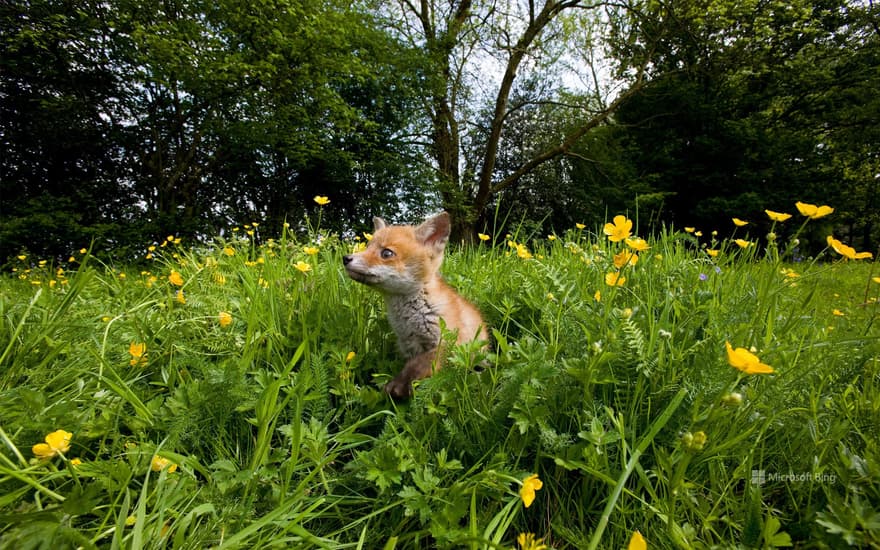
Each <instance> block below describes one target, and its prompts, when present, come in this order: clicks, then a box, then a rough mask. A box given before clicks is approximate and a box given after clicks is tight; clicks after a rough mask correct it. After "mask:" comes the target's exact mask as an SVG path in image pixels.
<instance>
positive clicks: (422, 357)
mask: <svg viewBox="0 0 880 550" xmlns="http://www.w3.org/2000/svg"><path fill="white" fill-rule="evenodd" d="M436 360H437V350H436V349H433V350H431V351H426V352H425V353H420V354H419V355H416V356H415V357H413V358H411V359H410V360H409V361H407V362H406V364H405V365H404V366H403V370H401V371H400V373H399V374H398V375H397V376H395V377H394V379H393V380H391V381H390V382H388V383H387V384H385V393H387V394H388V395H390V396H391V397H393V398H395V399H405V398H409V397H412V394H413V385H412V383H413V382H415V381H416V380H421V379H422V378H427V377H429V376H431V375H432V374H434V363H435V361H436Z"/></svg>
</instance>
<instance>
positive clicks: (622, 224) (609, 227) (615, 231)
mask: <svg viewBox="0 0 880 550" xmlns="http://www.w3.org/2000/svg"><path fill="white" fill-rule="evenodd" d="M632 226H633V222H632V220H628V219H627V218H626V216H621V215H617V216H614V220H613V223H606V224H605V227H604V228H603V232H604V233H605V234H606V235H608V240H609V241H611V242H613V243H617V242H620V241H622V240H624V239H625V238H627V237H629V236H630V235H632Z"/></svg>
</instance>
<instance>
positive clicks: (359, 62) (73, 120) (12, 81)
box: [0, 0, 427, 258]
mask: <svg viewBox="0 0 880 550" xmlns="http://www.w3.org/2000/svg"><path fill="white" fill-rule="evenodd" d="M0 28H2V31H3V32H2V37H0V55H2V57H0V67H2V73H0V91H2V97H3V101H2V105H0V147H2V148H0V185H2V193H3V199H2V214H3V215H2V219H0V237H2V247H0V254H2V255H3V256H4V257H8V256H10V255H12V254H16V253H18V251H19V250H22V249H24V248H27V249H30V250H31V251H33V252H35V253H37V254H40V255H47V254H48V255H51V256H55V257H58V258H66V257H68V256H69V255H70V252H71V251H72V250H74V249H79V248H80V247H82V246H87V245H88V244H89V241H90V240H91V239H92V238H94V239H96V241H97V243H96V249H97V250H104V251H107V250H111V249H112V250H115V251H116V252H118V253H119V254H120V255H123V256H131V255H133V254H136V253H138V251H139V250H140V251H142V250H143V248H144V247H145V246H146V245H147V244H149V243H150V242H153V241H156V240H161V239H162V238H164V237H165V236H166V235H168V234H174V235H178V236H181V235H182V236H187V237H193V238H203V237H206V236H210V235H215V234H217V232H218V231H220V230H221V229H222V228H224V227H227V226H228V225H230V224H236V223H246V222H250V221H257V220H259V221H261V222H262V227H263V228H266V229H269V228H275V230H280V228H281V222H282V221H284V220H289V221H292V222H297V221H299V220H301V219H302V216H303V215H304V214H305V213H306V212H308V211H309V209H310V208H314V207H315V205H314V203H313V202H312V200H311V199H312V197H313V196H314V195H318V194H320V195H332V196H333V201H334V208H335V212H337V213H338V214H340V215H339V216H338V217H333V218H331V219H326V218H325V223H324V227H325V228H326V227H331V228H333V229H336V230H342V229H343V228H348V227H351V225H352V224H353V223H355V222H363V221H364V220H367V219H369V215H370V214H371V213H372V211H375V210H376V209H377V208H378V205H381V204H387V203H389V202H396V201H398V200H401V199H405V200H408V201H410V204H411V205H412V207H414V208H422V209H427V205H426V201H425V199H424V197H425V196H426V194H425V193H422V192H420V191H421V190H422V188H423V186H424V183H425V179H424V178H423V177H421V172H422V171H420V170H419V169H418V167H417V166H414V165H413V162H412V155H411V154H409V152H408V150H407V147H406V146H405V144H404V145H400V144H399V143H400V140H401V136H402V135H403V134H404V133H405V132H403V131H402V129H403V128H404V127H405V126H406V125H407V124H408V123H409V121H410V120H411V118H412V116H411V112H412V104H413V99H412V98H413V90H414V89H415V79H416V78H417V75H416V73H415V71H413V70H411V69H410V67H409V66H406V64H411V60H410V59H408V58H407V56H406V55H405V52H402V51H401V49H400V48H399V47H398V46H397V44H396V42H395V41H394V40H393V39H391V38H390V37H389V36H388V35H387V34H386V33H384V32H382V31H380V30H377V28H376V25H374V24H373V22H372V20H371V17H370V15H369V14H367V13H365V12H363V11H362V10H360V9H357V7H356V6H354V7H353V6H351V5H350V4H349V3H345V2H324V1H318V0H259V1H257V2H250V3H247V4H242V3H241V2H234V1H221V2H202V1H200V0H149V1H147V2H134V1H132V0H116V1H114V2H92V1H86V2H71V1H69V0H34V1H30V2H18V3H13V4H8V3H7V4H3V6H0ZM269 230H270V231H271V229H269Z"/></svg>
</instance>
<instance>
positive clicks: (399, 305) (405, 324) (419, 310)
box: [386, 292, 440, 358]
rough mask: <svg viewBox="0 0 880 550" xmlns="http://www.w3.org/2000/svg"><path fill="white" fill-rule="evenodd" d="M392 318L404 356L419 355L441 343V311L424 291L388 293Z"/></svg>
mask: <svg viewBox="0 0 880 550" xmlns="http://www.w3.org/2000/svg"><path fill="white" fill-rule="evenodd" d="M386 305H387V307H388V321H389V322H390V323H391V328H392V329H394V333H395V334H397V345H398V346H399V347H400V351H401V353H402V354H403V355H404V357H407V358H410V357H415V356H416V355H418V354H420V353H425V352H426V351H430V350H432V349H434V348H436V347H437V344H438V343H439V342H440V314H439V313H438V311H437V310H436V309H435V308H434V307H433V306H432V305H431V303H430V302H429V301H428V297H427V295H426V294H425V293H424V292H418V293H415V294H410V295H402V296H401V295H390V296H386Z"/></svg>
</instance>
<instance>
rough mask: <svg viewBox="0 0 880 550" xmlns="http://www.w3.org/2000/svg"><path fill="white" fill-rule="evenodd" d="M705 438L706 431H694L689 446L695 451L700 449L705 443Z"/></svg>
mask: <svg viewBox="0 0 880 550" xmlns="http://www.w3.org/2000/svg"><path fill="white" fill-rule="evenodd" d="M707 439H708V437H706V432H704V431H702V430H701V431H699V432H697V433H695V434H694V439H693V443H692V444H691V448H692V449H694V450H696V451H702V450H703V446H705V445H706V440H707Z"/></svg>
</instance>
